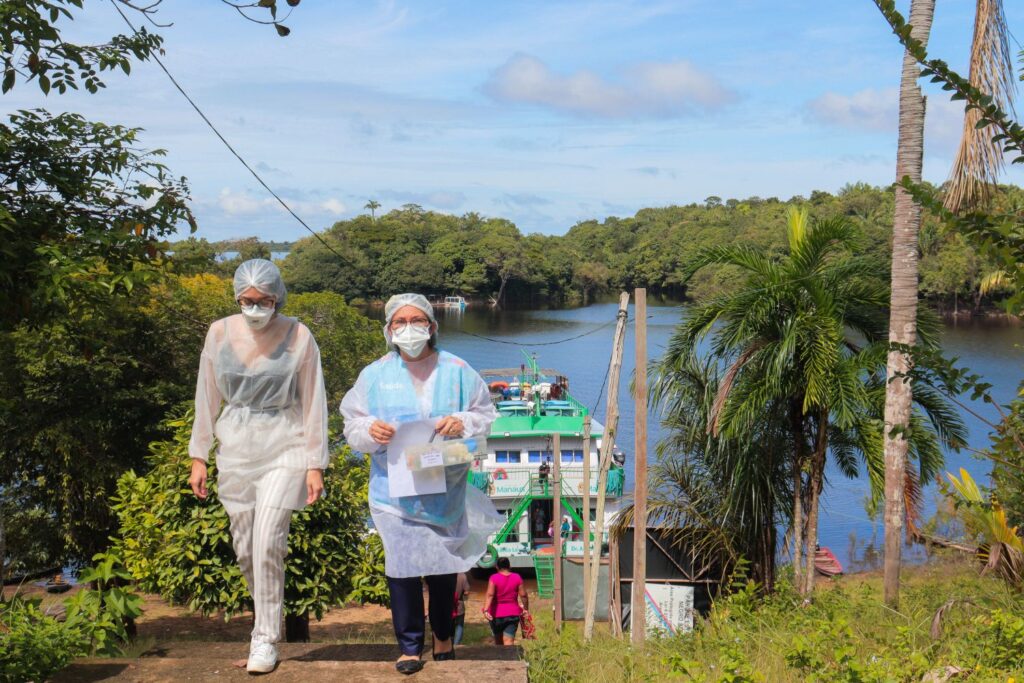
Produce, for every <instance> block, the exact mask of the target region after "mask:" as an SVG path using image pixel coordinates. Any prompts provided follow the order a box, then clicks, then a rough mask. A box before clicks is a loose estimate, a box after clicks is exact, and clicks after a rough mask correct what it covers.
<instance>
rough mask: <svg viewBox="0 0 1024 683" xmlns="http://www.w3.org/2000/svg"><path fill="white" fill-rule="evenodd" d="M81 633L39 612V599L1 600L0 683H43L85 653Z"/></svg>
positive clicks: (16, 597) (17, 598) (17, 597)
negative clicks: (29, 682) (34, 682)
mask: <svg viewBox="0 0 1024 683" xmlns="http://www.w3.org/2000/svg"><path fill="white" fill-rule="evenodd" d="M84 652H85V648H84V645H83V643H82V640H81V637H80V634H79V633H78V632H77V631H75V630H73V629H68V628H66V627H65V625H64V624H62V623H60V622H59V621H57V620H56V619H54V618H53V617H51V616H48V615H46V614H44V613H43V611H42V610H40V609H39V600H37V599H36V600H26V599H24V598H21V597H19V596H15V597H13V598H11V599H10V600H3V601H0V682H2V683H22V682H23V681H43V680H46V679H47V678H49V677H50V675H51V674H52V673H54V672H55V671H60V670H61V669H62V668H64V665H66V664H67V663H68V661H70V660H71V659H72V658H73V657H77V656H78V655H80V654H84Z"/></svg>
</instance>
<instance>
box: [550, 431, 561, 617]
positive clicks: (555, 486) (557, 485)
mask: <svg viewBox="0 0 1024 683" xmlns="http://www.w3.org/2000/svg"><path fill="white" fill-rule="evenodd" d="M552 441H553V443H552V449H553V450H554V453H553V454H552V457H553V459H554V467H553V468H552V470H553V471H552V474H553V475H554V477H553V479H552V481H551V491H552V495H553V496H554V498H553V499H552V503H551V505H552V513H551V519H552V524H551V530H552V531H553V532H554V534H555V537H554V538H553V539H552V540H553V541H554V546H555V629H556V630H559V631H560V630H561V629H562V453H561V451H562V439H561V435H560V434H558V432H555V435H554V439H553V440H552Z"/></svg>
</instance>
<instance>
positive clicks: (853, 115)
mask: <svg viewBox="0 0 1024 683" xmlns="http://www.w3.org/2000/svg"><path fill="white" fill-rule="evenodd" d="M899 98H900V93H899V89H898V88H882V89H878V90H874V89H870V88H869V89H866V90H860V91H858V92H855V93H853V94H852V95H842V94H840V93H834V92H828V93H825V94H824V95H821V96H819V97H816V98H815V99H813V100H811V101H810V102H808V103H807V105H806V115H807V118H808V119H810V120H811V121H813V122H815V123H820V124H824V125H827V126H835V127H837V128H845V129H847V130H859V131H866V132H878V133H895V132H896V128H897V124H898V123H899ZM963 116H964V107H963V104H962V103H959V102H952V101H950V99H949V97H947V96H946V95H945V93H941V92H939V93H934V94H931V95H929V96H928V99H927V106H926V111H925V137H926V141H927V142H928V143H933V144H934V145H935V146H936V147H938V151H940V152H942V153H944V154H945V153H948V154H951V153H952V152H951V151H950V150H949V148H950V147H954V148H955V146H956V144H957V141H958V140H959V139H960V131H961V128H962V126H963Z"/></svg>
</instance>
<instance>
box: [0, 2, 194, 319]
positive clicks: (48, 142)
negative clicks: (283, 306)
mask: <svg viewBox="0 0 1024 683" xmlns="http://www.w3.org/2000/svg"><path fill="white" fill-rule="evenodd" d="M8 4H10V3H5V6H6V5H8ZM137 133H138V130H137V129H132V128H125V127H123V126H110V125H106V124H103V123H91V122H89V121H86V120H85V119H83V118H82V117H81V116H78V115H76V114H60V115H58V116H51V115H50V114H48V113H46V112H45V111H41V110H35V111H21V112H18V113H15V114H12V115H11V116H10V118H9V123H5V124H0V178H2V179H3V180H2V184H0V209H2V211H0V230H2V231H3V232H4V233H6V234H5V235H4V236H3V247H2V250H3V253H2V256H3V259H4V265H5V268H4V270H3V275H2V276H0V330H2V329H5V328H6V329H10V328H11V327H13V326H14V325H15V324H16V323H17V322H19V321H31V322H42V321H45V320H47V319H49V318H52V317H57V316H60V315H63V314H65V313H66V312H68V311H72V312H73V311H75V310H76V309H89V308H90V307H92V306H95V305H101V304H102V303H103V302H105V301H106V300H107V299H109V298H110V297H111V295H114V294H117V295H124V294H129V293H131V291H132V289H133V288H134V287H135V286H137V285H139V284H140V283H143V282H147V281H150V280H152V279H153V278H155V277H156V276H157V274H158V272H159V269H160V268H161V265H162V260H161V254H160V249H159V241H158V240H159V239H161V238H162V237H164V236H165V235H167V234H169V233H170V232H172V231H173V230H175V229H177V227H178V226H179V224H180V223H182V222H188V223H190V224H191V225H192V227H193V229H194V228H195V223H194V221H193V219H192V213H191V211H190V210H189V209H188V206H187V205H186V201H187V199H188V186H187V185H186V184H185V180H184V179H183V178H181V179H175V178H173V177H171V176H170V174H169V173H168V171H167V169H166V168H165V167H164V166H163V165H162V164H161V163H159V161H158V159H159V158H160V157H161V156H163V151H162V150H153V151H148V150H143V149H141V148H140V147H139V146H138V144H137V140H136V137H137Z"/></svg>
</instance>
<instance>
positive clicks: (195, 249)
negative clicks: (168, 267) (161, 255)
mask: <svg viewBox="0 0 1024 683" xmlns="http://www.w3.org/2000/svg"><path fill="white" fill-rule="evenodd" d="M168 256H169V257H170V261H171V264H172V266H173V268H174V271H175V272H176V273H179V274H181V275H196V274H198V273H210V272H213V271H214V270H215V269H216V267H217V248H216V247H215V246H214V245H212V244H210V242H209V241H208V240H207V239H206V238H205V237H203V238H200V239H196V238H195V237H191V236H190V237H188V238H187V239H183V240H181V241H179V242H175V243H174V244H172V245H171V251H170V252H169V253H168Z"/></svg>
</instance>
